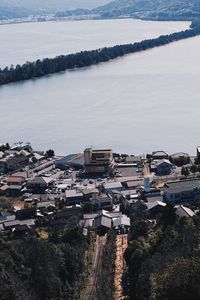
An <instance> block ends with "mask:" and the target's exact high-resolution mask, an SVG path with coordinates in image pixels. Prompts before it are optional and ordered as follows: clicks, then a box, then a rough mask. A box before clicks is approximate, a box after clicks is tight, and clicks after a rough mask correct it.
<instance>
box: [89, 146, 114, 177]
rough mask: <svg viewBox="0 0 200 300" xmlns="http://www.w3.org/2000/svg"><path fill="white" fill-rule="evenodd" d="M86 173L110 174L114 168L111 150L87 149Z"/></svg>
mask: <svg viewBox="0 0 200 300" xmlns="http://www.w3.org/2000/svg"><path fill="white" fill-rule="evenodd" d="M84 166H85V172H86V173H89V174H103V173H110V172H112V170H113V168H114V159H113V153H112V150H111V149H102V150H93V149H92V148H87V149H85V151H84Z"/></svg>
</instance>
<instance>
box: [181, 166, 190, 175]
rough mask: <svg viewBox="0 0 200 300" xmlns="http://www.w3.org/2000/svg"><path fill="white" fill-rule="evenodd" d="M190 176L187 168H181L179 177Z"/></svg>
mask: <svg viewBox="0 0 200 300" xmlns="http://www.w3.org/2000/svg"><path fill="white" fill-rule="evenodd" d="M189 174H190V171H189V170H188V168H187V167H182V168H181V175H183V176H185V177H187V176H188V175H189Z"/></svg>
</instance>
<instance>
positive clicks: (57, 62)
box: [0, 21, 200, 85]
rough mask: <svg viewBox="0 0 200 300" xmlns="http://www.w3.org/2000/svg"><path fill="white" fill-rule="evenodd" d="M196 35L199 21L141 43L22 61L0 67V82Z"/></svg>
mask: <svg viewBox="0 0 200 300" xmlns="http://www.w3.org/2000/svg"><path fill="white" fill-rule="evenodd" d="M198 35H200V26H199V21H194V22H192V25H191V28H190V29H186V30H184V31H180V32H175V33H172V34H169V35H161V36H159V37H158V38H154V39H146V40H143V41H141V42H135V43H130V44H123V45H116V46H112V47H104V48H100V49H96V50H88V51H81V52H78V53H75V54H68V55H60V56H56V57H54V58H44V59H42V60H40V59H38V60H36V61H34V62H26V63H25V64H23V65H16V67H14V66H13V65H11V66H10V67H6V68H4V69H0V85H5V84H8V83H12V82H18V81H24V80H29V79H33V78H39V77H43V76H46V75H49V74H55V73H59V72H62V71H66V70H72V69H76V68H83V67H89V66H92V65H96V64H99V63H101V62H106V61H110V60H113V59H115V58H118V57H122V56H124V55H127V54H131V53H137V52H141V51H145V50H148V49H153V48H155V47H160V46H164V45H167V44H170V43H173V42H175V41H179V40H183V39H187V38H191V37H195V36H198Z"/></svg>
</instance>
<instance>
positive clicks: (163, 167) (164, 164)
mask: <svg viewBox="0 0 200 300" xmlns="http://www.w3.org/2000/svg"><path fill="white" fill-rule="evenodd" d="M172 169H173V165H172V163H171V162H170V161H169V160H168V159H159V160H154V161H153V162H152V163H151V164H150V170H151V172H155V173H156V175H158V176H164V175H169V174H170V173H171V171H172Z"/></svg>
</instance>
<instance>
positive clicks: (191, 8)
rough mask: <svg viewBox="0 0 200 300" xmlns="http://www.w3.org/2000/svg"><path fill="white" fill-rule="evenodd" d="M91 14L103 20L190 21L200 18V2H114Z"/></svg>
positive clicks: (142, 0) (179, 0)
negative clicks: (121, 18)
mask: <svg viewBox="0 0 200 300" xmlns="http://www.w3.org/2000/svg"><path fill="white" fill-rule="evenodd" d="M93 12H96V13H98V14H100V15H101V17H104V18H113V17H122V16H130V17H134V18H141V19H152V20H191V19H192V18H195V17H199V16H200V1H199V0H191V1H188V0H168V1H165V0H115V1H113V2H111V3H109V4H107V5H104V6H101V7H98V8H97V9H94V10H93Z"/></svg>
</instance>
